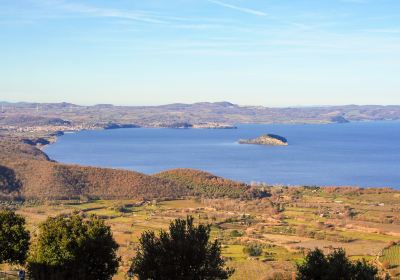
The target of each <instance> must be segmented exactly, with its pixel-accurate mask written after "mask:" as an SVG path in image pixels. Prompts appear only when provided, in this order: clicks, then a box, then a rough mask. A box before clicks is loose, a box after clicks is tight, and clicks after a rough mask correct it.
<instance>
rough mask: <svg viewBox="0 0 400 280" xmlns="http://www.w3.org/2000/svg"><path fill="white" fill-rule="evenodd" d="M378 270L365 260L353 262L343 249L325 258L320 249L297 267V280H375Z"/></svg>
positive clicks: (310, 254) (314, 251)
mask: <svg viewBox="0 0 400 280" xmlns="http://www.w3.org/2000/svg"><path fill="white" fill-rule="evenodd" d="M377 274H378V269H377V268H376V267H375V266H373V265H371V264H368V263H367V262H366V261H365V260H362V261H355V262H352V261H351V260H349V259H348V257H347V256H346V252H345V251H344V250H343V249H336V250H334V251H333V252H332V253H330V254H328V255H327V256H325V254H324V253H323V252H322V251H321V250H320V249H315V250H313V251H311V252H310V253H309V254H308V255H307V256H306V259H305V261H304V263H303V264H300V265H298V266H297V277H296V279H297V280H375V279H379V278H378V275H377Z"/></svg>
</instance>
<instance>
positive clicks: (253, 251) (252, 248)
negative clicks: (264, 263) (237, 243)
mask: <svg viewBox="0 0 400 280" xmlns="http://www.w3.org/2000/svg"><path fill="white" fill-rule="evenodd" d="M243 252H244V253H246V254H248V255H249V256H251V257H258V256H261V254H262V252H263V247H262V245H260V244H249V245H247V246H246V247H244V248H243Z"/></svg>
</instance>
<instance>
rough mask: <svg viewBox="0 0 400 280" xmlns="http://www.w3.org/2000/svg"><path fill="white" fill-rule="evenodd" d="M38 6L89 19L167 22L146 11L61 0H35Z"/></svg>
mask: <svg viewBox="0 0 400 280" xmlns="http://www.w3.org/2000/svg"><path fill="white" fill-rule="evenodd" d="M35 2H37V3H38V4H40V5H46V6H49V7H51V8H53V9H58V10H62V11H63V12H67V13H75V14H81V15H85V16H89V17H104V18H118V19H125V20H133V21H141V22H147V23H157V24H163V23H167V21H165V20H163V19H160V18H159V17H158V16H156V15H154V14H152V13H150V12H147V11H128V10H120V9H111V8H100V7H95V6H90V5H86V4H81V3H72V2H66V1H63V0H36V1H35Z"/></svg>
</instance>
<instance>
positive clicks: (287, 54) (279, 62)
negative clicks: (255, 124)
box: [0, 0, 400, 106]
mask: <svg viewBox="0 0 400 280" xmlns="http://www.w3.org/2000/svg"><path fill="white" fill-rule="evenodd" d="M0 100H8V101H22V100H24V101H39V102H59V101H68V102H74V103H78V104H95V103H113V104H123V105H150V104H165V103H172V102H187V103H191V102H197V101H222V100H227V101H231V102H234V103H238V104H247V105H265V106H302V105H330V104H350V103H352V104H400V1H399V0H262V1H261V0H246V1H245V0H112V1H110V0H108V1H105V0H96V1H94V0H71V1H69V0H25V1H24V0H0Z"/></svg>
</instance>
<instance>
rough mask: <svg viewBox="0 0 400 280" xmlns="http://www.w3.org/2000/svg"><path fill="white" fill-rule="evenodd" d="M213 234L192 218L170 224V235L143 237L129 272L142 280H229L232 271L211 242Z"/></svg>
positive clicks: (147, 233) (208, 227)
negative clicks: (195, 223) (197, 224)
mask: <svg viewBox="0 0 400 280" xmlns="http://www.w3.org/2000/svg"><path fill="white" fill-rule="evenodd" d="M210 230H211V228H210V225H199V226H195V225H194V224H193V218H192V217H190V216H189V217H187V218H186V220H183V219H176V220H174V221H173V222H171V224H170V226H169V232H166V231H161V232H160V234H159V235H158V236H156V234H155V233H154V232H153V231H147V232H145V233H143V234H142V236H141V238H140V246H139V248H138V250H137V252H136V257H135V258H134V259H133V262H132V266H131V269H130V272H131V273H133V274H134V275H136V276H137V277H138V279H139V280H144V279H153V280H162V279H176V280H180V279H191V280H212V279H228V278H229V276H230V275H232V273H233V270H232V269H229V268H225V261H224V260H223V259H222V257H221V245H220V243H219V242H218V240H215V241H214V242H209V239H210Z"/></svg>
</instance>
